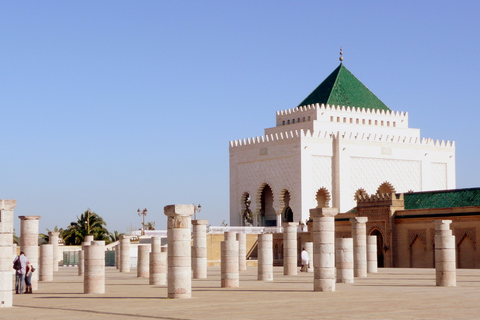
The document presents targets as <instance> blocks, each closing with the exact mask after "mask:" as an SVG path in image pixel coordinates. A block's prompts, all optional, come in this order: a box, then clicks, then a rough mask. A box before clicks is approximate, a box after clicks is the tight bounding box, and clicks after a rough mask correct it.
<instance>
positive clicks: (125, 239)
mask: <svg viewBox="0 0 480 320" xmlns="http://www.w3.org/2000/svg"><path fill="white" fill-rule="evenodd" d="M130 263H131V261H130V236H126V235H122V236H120V272H130Z"/></svg>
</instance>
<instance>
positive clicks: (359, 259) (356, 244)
mask: <svg viewBox="0 0 480 320" xmlns="http://www.w3.org/2000/svg"><path fill="white" fill-rule="evenodd" d="M367 221H368V218H367V217H355V218H350V222H351V223H352V238H353V261H354V265H353V273H354V275H355V277H358V278H366V277H367V225H366V223H367Z"/></svg>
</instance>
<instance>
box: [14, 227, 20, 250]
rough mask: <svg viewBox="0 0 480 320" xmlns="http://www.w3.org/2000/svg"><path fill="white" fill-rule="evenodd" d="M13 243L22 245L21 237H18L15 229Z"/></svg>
mask: <svg viewBox="0 0 480 320" xmlns="http://www.w3.org/2000/svg"><path fill="white" fill-rule="evenodd" d="M13 243H15V244H16V245H17V246H19V245H20V239H18V237H17V234H16V233H15V229H13Z"/></svg>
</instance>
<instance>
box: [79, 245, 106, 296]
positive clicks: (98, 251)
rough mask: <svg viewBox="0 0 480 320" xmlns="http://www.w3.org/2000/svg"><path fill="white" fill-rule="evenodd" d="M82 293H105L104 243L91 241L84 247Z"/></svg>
mask: <svg viewBox="0 0 480 320" xmlns="http://www.w3.org/2000/svg"><path fill="white" fill-rule="evenodd" d="M83 292H84V293H96V294H104V293H105V241H93V242H91V243H90V244H89V245H88V246H85V273H84V276H83Z"/></svg>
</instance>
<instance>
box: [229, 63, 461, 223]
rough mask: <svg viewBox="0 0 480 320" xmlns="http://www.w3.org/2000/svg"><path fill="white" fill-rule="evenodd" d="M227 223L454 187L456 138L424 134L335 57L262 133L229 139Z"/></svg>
mask: <svg viewBox="0 0 480 320" xmlns="http://www.w3.org/2000/svg"><path fill="white" fill-rule="evenodd" d="M229 152H230V225H232V226H242V225H254V226H280V225H281V223H282V222H293V221H295V222H297V221H306V220H308V219H309V210H310V209H311V208H315V207H337V208H339V210H340V212H347V211H348V210H350V209H352V208H353V207H355V206H356V201H355V199H356V198H355V197H356V196H358V195H367V194H377V193H378V194H383V193H406V192H409V191H428V190H443V189H454V188H455V144H454V142H448V141H447V142H446V141H435V140H433V139H427V138H422V137H421V136H420V130H419V129H414V128H409V125H408V113H405V112H398V111H392V110H391V109H389V108H388V107H387V106H386V105H385V104H384V103H383V102H382V101H381V100H380V99H378V98H377V97H376V96H375V95H374V94H373V93H372V92H371V91H370V90H369V89H368V88H367V87H365V86H364V85H363V84H362V83H361V82H360V81H359V80H358V79H357V78H356V77H355V76H354V75H353V74H352V73H351V72H350V71H349V70H348V69H347V68H346V67H345V66H344V65H343V64H340V65H339V66H338V67H337V68H336V69H335V70H334V71H333V72H332V73H331V74H330V75H329V76H328V77H327V78H326V79H325V80H324V81H323V82H322V83H321V84H320V85H319V86H318V87H317V88H316V89H315V90H314V91H313V92H312V93H311V94H310V95H309V96H308V97H307V98H306V99H304V100H303V101H302V102H301V103H300V104H299V106H297V107H295V108H292V109H288V110H282V111H278V112H277V114H276V126H275V127H272V128H267V129H265V133H264V135H263V136H261V137H253V138H248V139H241V140H235V141H230V148H229Z"/></svg>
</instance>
